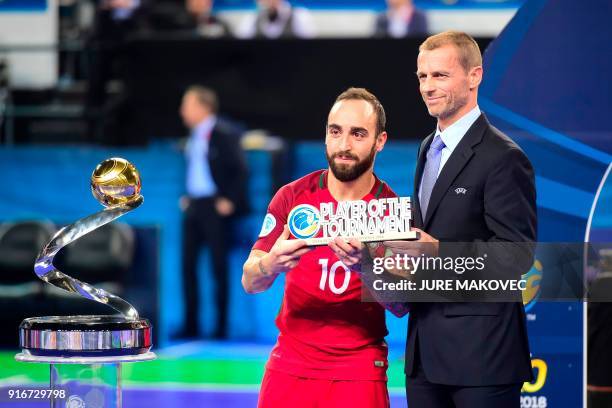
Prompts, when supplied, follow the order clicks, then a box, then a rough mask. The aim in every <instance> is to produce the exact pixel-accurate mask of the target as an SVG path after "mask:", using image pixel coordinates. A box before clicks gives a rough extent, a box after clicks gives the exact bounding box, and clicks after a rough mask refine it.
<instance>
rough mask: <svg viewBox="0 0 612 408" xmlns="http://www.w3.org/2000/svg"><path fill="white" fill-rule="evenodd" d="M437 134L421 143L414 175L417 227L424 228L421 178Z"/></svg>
mask: <svg viewBox="0 0 612 408" xmlns="http://www.w3.org/2000/svg"><path fill="white" fill-rule="evenodd" d="M434 135H435V132H433V133H430V134H429V136H427V137H426V138H425V140H424V141H423V143H421V148H420V149H419V157H418V159H417V167H416V172H415V174H414V194H413V196H412V199H413V200H414V222H416V227H422V226H423V216H422V215H421V202H420V200H419V189H420V188H421V178H422V177H423V169H424V168H425V157H426V156H427V150H429V145H431V142H432V140H433V137H434Z"/></svg>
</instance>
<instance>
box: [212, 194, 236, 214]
mask: <svg viewBox="0 0 612 408" xmlns="http://www.w3.org/2000/svg"><path fill="white" fill-rule="evenodd" d="M215 208H216V209H217V214H219V215H220V216H222V217H229V216H230V215H232V214H233V213H234V203H232V202H231V201H230V200H228V199H227V198H225V197H218V198H217V199H216V200H215Z"/></svg>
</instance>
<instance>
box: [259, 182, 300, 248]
mask: <svg viewBox="0 0 612 408" xmlns="http://www.w3.org/2000/svg"><path fill="white" fill-rule="evenodd" d="M292 197H293V194H292V193H291V188H290V187H289V185H285V186H283V187H281V188H280V189H279V190H278V191H277V192H276V194H275V195H274V197H272V201H270V204H269V205H268V211H267V213H266V216H265V217H264V220H263V224H262V226H261V231H260V232H259V237H258V238H257V241H255V244H254V245H253V248H252V249H259V250H261V251H264V252H270V249H272V246H273V245H274V243H275V242H276V240H277V239H278V237H279V236H280V235H281V233H282V232H283V228H284V227H285V224H286V223H287V216H288V215H289V211H290V210H291V201H292Z"/></svg>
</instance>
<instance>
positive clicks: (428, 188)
mask: <svg viewBox="0 0 612 408" xmlns="http://www.w3.org/2000/svg"><path fill="white" fill-rule="evenodd" d="M444 147H445V144H444V142H443V141H442V138H441V137H440V135H436V137H435V138H434V140H433V142H431V145H430V146H429V150H428V151H427V160H426V161H425V170H424V171H423V179H422V180H421V200H420V203H421V218H422V219H423V222H425V216H426V215H427V207H428V206H429V199H430V198H431V192H432V191H433V188H434V185H435V184H436V180H437V178H438V170H439V169H440V159H441V158H442V149H444Z"/></svg>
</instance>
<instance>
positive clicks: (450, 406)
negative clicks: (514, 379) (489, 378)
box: [406, 340, 523, 408]
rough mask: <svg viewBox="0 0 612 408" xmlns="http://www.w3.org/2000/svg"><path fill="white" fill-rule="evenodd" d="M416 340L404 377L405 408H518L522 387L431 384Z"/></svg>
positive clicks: (515, 385) (516, 385)
mask: <svg viewBox="0 0 612 408" xmlns="http://www.w3.org/2000/svg"><path fill="white" fill-rule="evenodd" d="M419 354H420V353H419V350H418V340H417V350H416V353H415V358H416V361H415V367H414V370H413V373H412V374H411V375H409V376H406V400H407V401H408V408H492V407H493V408H519V407H520V406H521V387H522V385H523V384H504V385H493V386H482V387H464V386H455V385H444V384H434V383H431V382H429V380H427V377H426V376H425V372H424V371H423V365H422V364H421V358H420V356H419Z"/></svg>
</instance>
